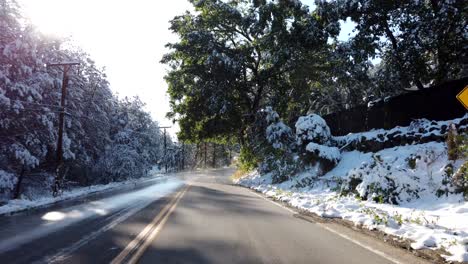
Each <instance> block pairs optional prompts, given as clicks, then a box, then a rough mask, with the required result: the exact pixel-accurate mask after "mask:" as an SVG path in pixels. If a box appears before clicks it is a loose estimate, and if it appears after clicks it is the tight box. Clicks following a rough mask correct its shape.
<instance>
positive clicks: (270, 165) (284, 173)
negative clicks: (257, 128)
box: [258, 107, 301, 182]
mask: <svg viewBox="0 0 468 264" xmlns="http://www.w3.org/2000/svg"><path fill="white" fill-rule="evenodd" d="M263 115H264V119H265V124H266V129H265V138H266V143H267V144H264V145H263V147H262V148H263V149H262V152H263V155H262V159H261V163H260V164H259V168H258V170H259V172H260V173H263V174H264V173H271V175H272V179H273V181H274V182H282V181H285V180H287V179H289V177H291V176H292V175H294V174H295V173H296V172H297V171H298V168H300V166H301V162H300V161H299V160H298V158H297V155H296V153H295V152H294V151H295V142H294V136H293V133H292V130H291V128H290V127H289V126H287V125H286V124H284V123H283V122H282V121H281V120H280V118H279V115H278V113H277V112H275V111H274V110H273V109H272V108H271V107H267V108H265V110H264V111H263Z"/></svg>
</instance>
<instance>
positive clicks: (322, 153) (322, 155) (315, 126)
mask: <svg viewBox="0 0 468 264" xmlns="http://www.w3.org/2000/svg"><path fill="white" fill-rule="evenodd" d="M330 141H331V133H330V128H329V127H328V125H327V123H326V122H325V120H324V119H323V118H322V117H320V116H319V115H316V114H310V115H307V116H301V117H299V119H298V120H297V122H296V143H297V144H298V145H299V149H301V150H302V151H303V153H302V157H303V159H304V161H305V162H306V163H310V164H316V163H318V164H319V168H320V171H321V172H322V173H326V172H327V171H329V170H331V169H332V168H333V167H334V166H336V164H338V162H339V161H340V156H341V154H340V150H339V149H338V148H336V147H332V146H330V145H331V142H330Z"/></svg>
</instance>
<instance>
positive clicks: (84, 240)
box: [0, 169, 425, 264]
mask: <svg viewBox="0 0 468 264" xmlns="http://www.w3.org/2000/svg"><path fill="white" fill-rule="evenodd" d="M232 172H233V170H232V169H220V170H210V171H204V172H200V171H199V172H191V173H182V174H179V175H178V176H177V179H174V180H168V181H166V182H162V183H157V184H155V185H153V186H149V187H147V188H144V189H141V190H137V191H132V192H126V193H120V194H115V193H113V194H112V196H110V197H105V198H99V199H96V200H94V201H86V202H83V203H82V204H77V205H73V206H71V207H69V208H59V209H57V210H56V211H50V210H51V209H49V210H41V211H36V212H33V213H31V214H21V215H14V216H8V217H1V218H0V263H115V264H117V263H288V264H289V263H360V264H366V263H369V264H370V263H372V264H376V263H425V262H424V261H423V260H421V259H419V258H417V257H414V256H412V255H411V254H409V253H407V252H405V251H403V250H400V249H397V248H393V247H391V246H387V245H386V244H385V243H383V242H381V241H377V240H375V239H373V238H370V237H366V236H365V235H362V234H359V233H357V232H355V231H352V230H350V229H347V228H344V227H339V226H333V225H329V226H327V225H325V224H319V223H314V222H313V221H305V220H304V219H301V218H299V217H297V215H295V213H294V212H293V211H290V210H288V209H285V208H282V207H281V206H279V205H277V204H274V203H273V202H271V201H269V200H266V199H264V198H262V197H261V196H259V195H258V194H255V193H253V192H252V191H250V190H247V189H245V188H242V187H237V186H234V185H231V184H230V182H229V176H230V175H231V174H232Z"/></svg>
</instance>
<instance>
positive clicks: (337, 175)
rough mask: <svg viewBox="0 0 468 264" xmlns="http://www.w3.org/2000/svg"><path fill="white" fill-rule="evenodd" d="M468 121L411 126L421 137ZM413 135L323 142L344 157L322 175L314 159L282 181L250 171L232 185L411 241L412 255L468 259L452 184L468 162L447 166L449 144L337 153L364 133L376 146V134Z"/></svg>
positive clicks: (463, 210)
mask: <svg viewBox="0 0 468 264" xmlns="http://www.w3.org/2000/svg"><path fill="white" fill-rule="evenodd" d="M466 118H467V117H466V116H465V117H464V118H461V119H457V120H453V121H446V122H439V123H440V124H439V123H438V122H427V121H423V122H421V121H417V122H419V123H420V126H419V127H420V128H421V129H420V130H421V134H422V135H423V134H424V133H422V131H423V130H425V128H426V127H429V128H430V129H432V131H435V130H437V129H433V128H432V127H438V128H440V127H441V126H445V127H447V126H448V125H449V124H451V123H456V124H457V126H458V127H460V126H459V125H460V122H461V121H463V120H465V119H466ZM412 126H415V124H412ZM418 129H419V128H418ZM303 130H304V129H302V130H301V133H300V134H301V135H302V134H304V133H303ZM306 130H307V128H306ZM413 130H414V129H413V128H412V127H405V128H395V129H392V130H391V131H385V130H378V131H371V132H366V133H359V134H354V135H353V134H351V135H348V136H344V137H339V138H331V139H330V141H328V140H325V141H323V140H322V142H325V144H327V145H335V146H338V147H341V150H342V152H341V153H338V154H334V159H335V160H336V159H338V158H337V156H339V159H338V160H339V162H338V163H337V165H336V166H334V167H333V168H332V169H330V170H328V171H324V170H323V168H322V167H321V166H320V161H318V162H312V163H309V164H308V165H305V166H303V169H301V170H300V171H299V172H296V173H294V174H292V175H289V177H288V179H287V180H286V181H283V182H278V181H277V180H276V178H275V174H274V173H275V172H274V171H272V172H267V173H264V172H262V173H259V172H258V171H254V172H251V173H250V174H248V175H246V176H245V177H244V178H241V179H240V180H238V182H237V183H238V184H240V185H243V186H246V187H249V188H252V189H255V190H257V191H259V192H262V193H264V194H265V195H266V196H268V197H272V198H275V199H279V200H281V201H283V202H286V203H288V204H290V205H291V206H293V207H297V208H299V209H302V210H307V211H309V212H311V213H315V214H317V215H319V216H321V217H329V218H330V217H331V218H341V219H345V220H349V221H352V222H354V223H355V225H359V226H362V227H364V228H368V229H371V230H373V229H377V230H380V231H383V232H385V233H388V234H391V235H395V236H397V237H400V238H404V239H409V240H411V241H412V242H413V243H412V244H411V247H412V248H413V249H421V248H430V249H436V248H437V249H443V250H445V251H446V252H447V254H446V255H444V256H443V257H444V258H445V259H446V260H448V261H460V262H462V261H468V202H466V201H465V199H464V196H463V193H462V192H459V190H457V188H456V186H454V184H453V183H452V180H451V176H452V175H453V172H454V171H457V170H458V169H459V168H460V167H461V166H462V164H463V163H464V162H466V160H465V157H464V156H463V155H461V156H460V157H459V159H457V160H449V158H448V149H447V144H446V142H445V141H440V140H439V142H436V141H430V142H425V143H419V142H414V143H413V144H405V145H401V146H399V145H398V144H397V146H395V147H390V148H381V150H378V151H375V152H372V151H359V150H355V149H354V150H346V151H343V150H344V149H346V148H347V147H348V146H349V144H352V143H353V142H356V140H362V138H363V135H365V136H366V137H367V139H377V140H380V139H379V137H378V135H379V134H392V133H394V132H395V131H398V133H399V134H401V136H405V135H407V134H408V133H411V132H412V131H413ZM311 131H312V129H311ZM418 133H419V132H418ZM434 133H439V134H440V131H439V130H437V131H435V132H434ZM411 135H413V136H414V133H412V134H411ZM311 137H313V136H311ZM444 137H445V136H444ZM300 139H301V141H302V137H300ZM327 142H331V143H327ZM301 143H302V142H301ZM306 143H307V145H306V146H307V147H306V150H307V151H310V149H311V147H309V145H310V144H315V145H317V146H322V145H318V144H316V143H309V142H306ZM340 145H341V146H340ZM322 148H330V147H328V146H322ZM332 148H333V147H332ZM322 156H323V155H322ZM319 158H320V156H319Z"/></svg>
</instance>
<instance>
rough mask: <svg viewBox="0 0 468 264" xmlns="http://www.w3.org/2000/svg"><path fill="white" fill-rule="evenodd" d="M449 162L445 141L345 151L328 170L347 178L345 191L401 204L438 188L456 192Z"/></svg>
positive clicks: (379, 200) (344, 182)
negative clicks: (372, 150)
mask: <svg viewBox="0 0 468 264" xmlns="http://www.w3.org/2000/svg"><path fill="white" fill-rule="evenodd" d="M411 160H414V164H413V162H412V161H411ZM447 163H448V159H447V152H446V148H445V146H444V144H443V143H437V142H431V143H426V144H419V145H408V146H402V147H394V148H389V149H384V150H381V151H378V152H376V153H362V152H358V151H351V152H346V153H345V154H343V156H342V161H341V162H340V163H339V164H338V166H337V167H336V168H335V169H334V170H332V171H330V172H329V173H328V174H334V175H337V176H340V177H341V178H343V179H344V181H343V184H342V188H341V190H342V193H344V194H347V193H355V194H356V195H357V196H359V197H361V198H362V199H369V200H374V201H376V202H385V203H392V204H399V203H402V202H408V201H411V200H414V199H417V198H419V197H421V196H425V195H431V196H432V195H436V194H437V193H438V192H439V190H447V191H446V192H454V188H453V187H452V186H451V185H450V184H449V182H447V181H446V178H447V175H446V172H445V168H446V165H447ZM343 174H344V177H343V176H341V175H343ZM444 192H445V191H444Z"/></svg>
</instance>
